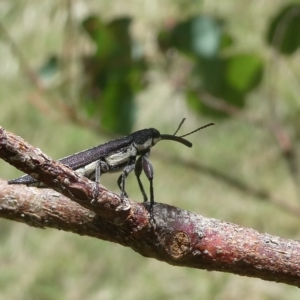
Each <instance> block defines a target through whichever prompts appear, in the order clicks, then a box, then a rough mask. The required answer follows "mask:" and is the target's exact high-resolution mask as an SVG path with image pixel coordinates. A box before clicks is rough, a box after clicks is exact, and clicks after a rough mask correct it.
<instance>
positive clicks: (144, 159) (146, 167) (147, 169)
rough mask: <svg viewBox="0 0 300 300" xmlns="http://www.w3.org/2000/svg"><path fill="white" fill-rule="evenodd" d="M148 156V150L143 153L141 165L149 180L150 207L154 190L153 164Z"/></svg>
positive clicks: (152, 202)
mask: <svg viewBox="0 0 300 300" xmlns="http://www.w3.org/2000/svg"><path fill="white" fill-rule="evenodd" d="M148 156H149V152H148V153H146V154H145V155H143V156H142V166H143V170H144V172H145V174H146V176H147V178H148V180H149V182H150V205H151V207H152V206H153V204H154V203H155V202H154V192H153V174H154V171H153V166H152V164H151V162H150V160H149V159H148Z"/></svg>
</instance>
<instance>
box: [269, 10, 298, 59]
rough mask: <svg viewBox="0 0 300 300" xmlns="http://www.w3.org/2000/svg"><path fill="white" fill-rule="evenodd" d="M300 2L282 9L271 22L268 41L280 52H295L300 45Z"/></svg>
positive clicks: (287, 53) (288, 53)
mask: <svg viewBox="0 0 300 300" xmlns="http://www.w3.org/2000/svg"><path fill="white" fill-rule="evenodd" d="M299 33H300V4H292V5H288V6H286V7H284V8H283V9H281V10H280V11H279V12H278V14H277V15H276V16H275V18H274V20H273V21H272V22H271V24H270V26H269V29H268V35H267V41H268V43H269V45H270V46H272V47H274V48H275V49H276V50H277V51H278V52H280V53H282V54H286V55H290V54H293V53H294V52H295V51H297V49H298V48H299V46H300V34H299Z"/></svg>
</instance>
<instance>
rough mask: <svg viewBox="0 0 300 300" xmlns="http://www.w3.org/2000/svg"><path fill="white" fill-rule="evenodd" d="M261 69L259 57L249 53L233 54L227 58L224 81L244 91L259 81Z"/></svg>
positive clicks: (261, 64)
mask: <svg viewBox="0 0 300 300" xmlns="http://www.w3.org/2000/svg"><path fill="white" fill-rule="evenodd" d="M262 69H263V63H262V60H261V59H260V57H258V56H256V55H251V54H239V55H235V56H232V57H230V58H229V59H228V60H227V66H226V74H225V77H226V81H227V83H228V84H229V85H230V86H231V87H232V88H234V89H236V90H237V91H239V92H242V93H246V92H248V91H249V90H251V89H252V88H254V87H255V86H256V85H257V84H258V83H259V82H260V79H261V75H262Z"/></svg>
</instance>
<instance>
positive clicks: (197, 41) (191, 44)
mask: <svg viewBox="0 0 300 300" xmlns="http://www.w3.org/2000/svg"><path fill="white" fill-rule="evenodd" d="M158 43H159V45H160V48H161V49H162V50H163V51H165V50H167V49H168V48H172V47H175V48H177V49H178V50H179V51H181V52H183V53H185V54H186V55H191V56H194V57H198V58H200V57H202V58H212V57H215V56H216V55H217V54H218V52H219V49H220V46H221V44H222V45H225V44H226V43H230V39H229V36H228V35H227V37H223V30H222V26H221V22H220V21H219V20H218V19H215V18H211V17H208V16H196V17H193V18H190V19H188V20H186V21H184V22H181V23H178V24H177V25H176V26H174V27H173V28H171V29H163V30H162V31H161V32H160V33H159V35H158Z"/></svg>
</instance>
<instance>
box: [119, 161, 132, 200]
mask: <svg viewBox="0 0 300 300" xmlns="http://www.w3.org/2000/svg"><path fill="white" fill-rule="evenodd" d="M135 159H136V157H131V158H130V159H129V161H128V164H127V165H126V167H125V168H124V169H123V171H122V174H121V175H120V177H119V178H118V186H119V188H120V190H121V198H122V199H124V198H125V197H126V198H128V195H127V193H126V192H125V181H126V177H127V176H128V174H129V173H130V172H131V171H132V170H133V169H134V167H135Z"/></svg>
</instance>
